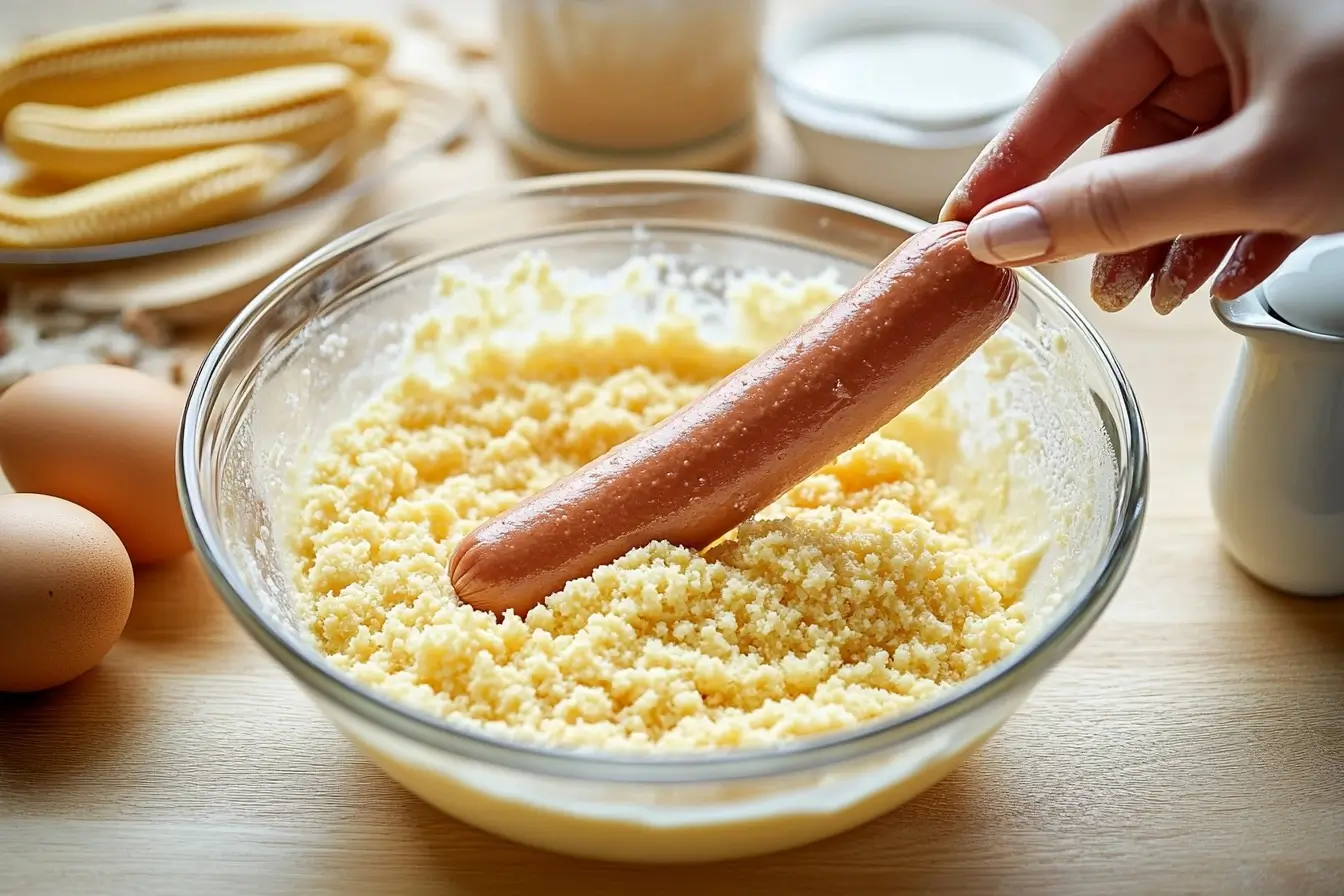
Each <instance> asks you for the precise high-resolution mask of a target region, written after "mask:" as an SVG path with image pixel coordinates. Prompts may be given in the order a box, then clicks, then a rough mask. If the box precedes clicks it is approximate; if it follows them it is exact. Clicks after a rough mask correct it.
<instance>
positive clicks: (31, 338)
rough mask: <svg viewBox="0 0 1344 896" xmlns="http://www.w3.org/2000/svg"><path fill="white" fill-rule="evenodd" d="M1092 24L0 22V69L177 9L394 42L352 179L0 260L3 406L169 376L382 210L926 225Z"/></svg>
mask: <svg viewBox="0 0 1344 896" xmlns="http://www.w3.org/2000/svg"><path fill="white" fill-rule="evenodd" d="M1105 5H1106V4H1105V3H1104V2H1103V0H1095V2H1091V0H1089V2H1083V0H1000V2H997V3H992V4H991V3H988V2H980V0H944V2H940V3H937V4H928V3H911V2H899V0H898V2H880V0H859V2H824V0H621V2H620V3H614V2H600V0H451V2H449V0H439V2H433V0H378V2H374V0H289V2H286V3H274V2H271V3H267V2H261V0H214V2H200V3H198V2H182V0H47V2H43V3H36V4H22V5H21V4H6V6H5V10H4V12H3V13H2V14H0V48H2V49H3V50H4V52H6V53H9V54H12V53H14V52H17V51H18V50H19V48H20V47H21V46H22V45H23V44H24V43H25V42H27V41H29V40H32V39H34V38H42V37H49V36H51V35H53V34H56V33H59V32H61V31H63V30H66V29H69V28H72V27H77V26H84V25H95V24H101V23H106V22H112V21H116V20H121V19H130V18H132V17H136V16H142V15H147V14H155V13H161V12H166V11H175V10H188V11H210V10H227V11H239V10H258V11H269V12H273V13H274V12H282V13H286V14H290V15H293V16H296V17H303V18H310V19H312V20H314V21H320V20H331V19H354V20H362V21H367V22H370V23H373V24H375V25H376V26H378V27H379V28H380V29H382V30H383V31H384V32H385V33H386V35H387V36H388V37H389V39H390V41H391V47H392V50H391V56H390V59H389V61H388V63H387V66H386V72H385V74H386V75H387V77H388V78H390V79H391V80H392V82H393V83H394V84H395V85H396V86H397V88H398V89H399V90H401V91H403V93H402V96H403V98H404V99H403V100H402V102H403V105H402V106H400V108H399V109H398V114H399V117H398V119H397V120H396V121H395V123H394V124H393V125H392V126H391V129H390V132H389V133H388V134H387V135H386V138H385V139H384V140H382V142H381V144H380V145H379V146H377V147H375V148H374V149H375V150H376V151H370V152H367V153H363V154H361V156H360V158H359V160H358V164H357V165H353V164H352V165H342V166H338V168H337V170H335V171H332V170H330V169H328V168H323V167H321V165H316V167H314V166H313V165H310V166H308V168H307V169H305V170H303V171H299V172H297V173H296V174H294V176H293V177H290V178H289V182H288V183H287V185H286V186H285V189H284V190H283V191H281V193H280V194H279V196H278V198H276V199H275V201H274V202H272V203H271V205H272V206H273V207H266V208H261V207H254V208H253V209H252V210H251V211H248V212H246V213H244V212H242V211H239V212H237V213H236V214H234V215H233V216H232V217H230V218H227V219H221V220H220V221H215V222H211V223H213V224H216V225H223V226H222V227H221V226H214V227H208V228H200V227H196V226H192V227H177V228H174V227H173V226H171V225H170V224H167V223H165V224H164V226H163V227H161V228H160V229H159V230H158V231H155V232H154V233H153V234H151V236H153V237H154V239H149V240H148V241H146V240H144V239H134V238H131V239H112V238H109V239H102V240H97V239H92V238H90V239H89V240H85V243H84V244H82V245H78V246H66V245H63V244H59V243H56V244H34V245H31V246H17V245H9V246H6V245H2V244H0V277H3V280H4V283H5V285H6V288H7V291H8V296H9V298H8V302H7V305H8V311H7V312H6V316H5V317H3V318H0V328H3V330H4V335H3V337H0V344H3V345H5V346H7V347H8V351H7V352H6V353H4V356H3V357H0V389H3V388H4V387H5V386H6V385H8V384H10V383H12V382H13V381H15V380H16V379H17V378H18V377H20V376H22V375H24V374H26V373H29V372H33V371H34V370H37V369H43V368H45V367H49V366H52V365H54V364H57V363H72V362H80V361H87V360H112V361H114V362H116V363H123V364H129V365H130V366H135V367H138V368H140V369H143V370H146V371H147V372H151V373H154V374H155V375H159V376H163V377H167V378H173V379H185V378H186V377H187V376H189V375H190V372H191V371H192V370H193V369H194V367H193V364H194V363H195V359H196V358H197V357H198V356H199V351H200V349H201V348H203V347H204V346H205V345H207V344H208V343H209V341H210V339H211V338H212V337H213V335H214V333H216V332H218V330H219V328H220V327H221V326H222V324H223V323H224V322H225V321H227V320H228V319H229V317H231V316H232V314H234V313H236V311H237V310H238V309H240V308H241V307H242V305H243V304H245V303H246V301H247V300H248V299H250V298H251V297H252V296H253V295H255V294H256V292H257V291H258V290H259V289H260V288H261V287H262V286H263V285H264V284H265V283H266V282H268V280H269V279H270V278H272V277H273V276H274V275H275V273H277V272H278V271H280V270H283V269H284V268H285V267H287V266H288V265H289V264H291V263H293V262H294V261H296V260H297V259H298V258H301V257H302V256H303V255H305V254H306V253H307V252H309V251H312V250H313V249H314V248H316V247H317V246H319V245H321V244H322V243H323V242H325V241H326V240H328V239H330V238H331V237H332V236H334V235H336V234H337V233H340V232H342V231H344V230H348V229H349V228H350V227H353V226H355V225H356V224H358V223H360V222H363V221H367V220H370V219H372V218H374V217H377V216H379V215H382V214H385V213H387V212H389V211H392V210H396V209H399V208H405V207H407V206H409V205H415V204H419V203H423V202H425V201H427V200H429V199H431V198H433V197H436V196H440V195H444V194H448V193H452V192H455V191H460V190H464V189H469V188H472V187H478V186H482V185H485V184H489V183H493V182H499V181H501V180H506V179H512V178H518V177H526V176H530V175H536V174H546V173H555V172H562V171H582V170H594V169H611V168H690V169H716V170H731V171H742V172H746V173H751V174H759V175H764V176H769V177H776V178H782V179H786V180H794V181H800V182H806V183H813V184H817V185H821V186H826V187H831V188H834V189H837V190H840V191H842V192H846V193H851V194H854V195H858V196H860V197H863V198H866V199H870V200H873V201H877V202H880V203H883V204H886V205H889V206H892V207H896V208H899V209H901V210H903V211H907V212H910V213H912V214H914V215H916V216H918V217H922V218H925V219H929V218H932V217H934V216H935V215H936V214H937V209H938V206H939V205H940V204H941V202H942V199H943V198H944V197H945V195H946V193H947V191H948V189H949V188H950V187H951V186H952V185H953V184H954V183H955V182H956V180H957V179H958V178H959V177H960V175H961V173H962V172H963V171H964V170H965V168H966V166H967V165H968V164H969V162H970V160H972V159H973V158H974V157H975V155H976V154H977V153H978V152H979V150H980V149H981V148H982V147H983V146H984V144H985V143H986V142H987V141H988V139H989V138H990V137H991V136H992V135H993V133H995V131H996V130H997V129H998V127H999V126H1001V125H1002V123H1003V122H1004V120H1006V117H1007V115H1008V114H1010V113H1011V111H1012V108H1013V107H1014V106H1015V105H1016V103H1017V102H1019V101H1020V100H1021V98H1022V96H1023V95H1024V94H1025V91H1026V90H1027V89H1029V88H1030V86H1031V83H1032V82H1033V81H1034V79H1035V77H1036V76H1037V75H1038V74H1039V73H1040V71H1041V70H1043V69H1044V67H1045V66H1046V65H1048V64H1049V61H1050V60H1051V59H1052V58H1053V57H1054V55H1055V54H1057V53H1058V51H1059V49H1060V47H1062V46H1063V44H1064V43H1066V42H1067V41H1068V40H1069V39H1071V38H1072V37H1073V36H1075V35H1076V34H1077V33H1078V32H1079V31H1080V30H1081V29H1082V28H1084V27H1085V26H1086V24H1087V23H1088V22H1089V21H1091V20H1092V19H1094V18H1095V17H1096V15H1097V14H1098V13H1099V12H1100V10H1101V9H1102V8H1103V7H1104V6H1105ZM940 69H941V71H939V70H940ZM1094 151H1095V147H1092V146H1089V147H1087V148H1085V150H1084V153H1090V152H1094ZM317 161H318V162H321V161H322V160H321V159H319V160H317ZM31 168H32V166H31V164H29V163H28V162H26V161H25V160H24V159H16V158H15V157H14V155H13V153H11V152H4V153H3V154H0V176H3V177H4V178H5V179H7V180H9V181H10V186H9V187H8V188H7V189H10V190H11V191H13V192H22V191H24V190H29V189H30V187H29V185H28V183H27V182H26V181H24V180H23V179H24V178H25V177H26V176H27V175H28V174H30V173H31ZM295 178H297V180H296V179H295ZM305 178H306V179H305ZM16 184H18V185H21V189H20V186H16ZM43 189H47V188H46V187H43ZM277 211H278V212H280V213H281V214H274V212H277ZM268 212H271V214H268ZM179 230H186V231H188V232H186V233H181V232H177V231H179ZM0 243H3V241H0ZM90 243H92V245H90ZM1082 270H1083V268H1081V267H1079V266H1078V265H1076V264H1075V265H1073V266H1064V268H1062V269H1061V270H1052V271H1047V274H1048V275H1049V276H1051V278H1052V279H1054V280H1056V282H1057V283H1059V284H1060V285H1061V286H1063V287H1064V288H1065V291H1066V292H1067V293H1069V294H1070V295H1071V296H1074V297H1075V298H1076V297H1077V296H1078V295H1079V292H1078V290H1079V289H1081V288H1083V287H1082V284H1083V282H1084V279H1083V278H1085V274H1080V273H1078V272H1079V271H1082Z"/></svg>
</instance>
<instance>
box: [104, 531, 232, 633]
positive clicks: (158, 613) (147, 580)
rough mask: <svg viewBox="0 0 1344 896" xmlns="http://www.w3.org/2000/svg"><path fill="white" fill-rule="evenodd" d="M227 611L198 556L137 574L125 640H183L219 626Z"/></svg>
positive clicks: (191, 555)
mask: <svg viewBox="0 0 1344 896" xmlns="http://www.w3.org/2000/svg"><path fill="white" fill-rule="evenodd" d="M223 612H224V607H223V605H222V603H221V602H220V600H219V597H218V596H217V595H216V594H215V590H214V588H212V587H211V585H210V582H209V580H208V579H207V578H206V576H205V572H204V570H202V568H201V563H200V560H199V559H197V557H196V554H195V553H190V554H187V555H186V556H183V557H179V558H178V559H176V560H169V561H166V562H164V563H158V564H155V565H152V566H139V567H136V570H135V601H134V602H133V603H132V604H131V616H130V619H128V620H127V622H126V628H125V630H124V631H123V632H122V637H123V638H126V639H129V640H132V641H161V640H169V639H176V638H180V637H182V636H184V635H189V634H192V633H194V632H199V631H202V630H206V629H209V628H210V627H212V626H214V625H217V624H218V621H219V619H220V618H221V616H222V615H223Z"/></svg>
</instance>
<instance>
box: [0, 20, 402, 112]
mask: <svg viewBox="0 0 1344 896" xmlns="http://www.w3.org/2000/svg"><path fill="white" fill-rule="evenodd" d="M390 52H391V42H390V40H389V38H388V36H387V34H386V33H385V32H383V31H382V30H380V29H379V28H378V27H377V26H376V25H372V24H368V23H363V22H339V21H306V20H303V19H296V18H292V17H286V16H272V15H264V14H227V13H210V14H202V13H175V14H165V15H158V16H145V17H143V18H137V19H130V20H127V21H122V22H117V23H113V24H111V25H97V26H92V27H88V28H77V29H74V30H71V31H65V32H61V33H59V34H53V35H50V36H48V37H41V38H38V39H36V40H33V41H30V42H28V43H27V44H25V45H23V46H22V47H20V48H19V50H18V52H17V53H15V55H14V56H13V58H11V59H10V60H9V61H8V63H6V64H5V65H4V67H3V68H0V118H3V117H4V116H6V115H8V114H9V111H10V110H11V109H13V108H14V107H15V106H17V105H18V104H19V103H24V102H40V103H55V104H59V105H64V106H101V105H104V104H106V103H114V102H117V101H119V100H124V99H128V98H130V97H133V96H139V95H141V94H145V93H152V92H154V91H156V90H163V89H165V88H168V87H173V86H176V85H180V84H195V83H198V82H201V81H213V80H216V79H219V78H229V77H233V76H234V75H243V74H247V73H248V72H255V71H260V70H262V69H267V68H277V67H279V66H286V65H305V64H309V63H315V62H336V63H340V64H342V65H345V66H347V67H349V68H351V69H353V70H354V71H355V72H357V73H359V74H360V75H370V74H373V73H375V72H377V71H379V70H381V69H382V67H383V65H384V63H386V61H387V57H388V55H389V54H390Z"/></svg>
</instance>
